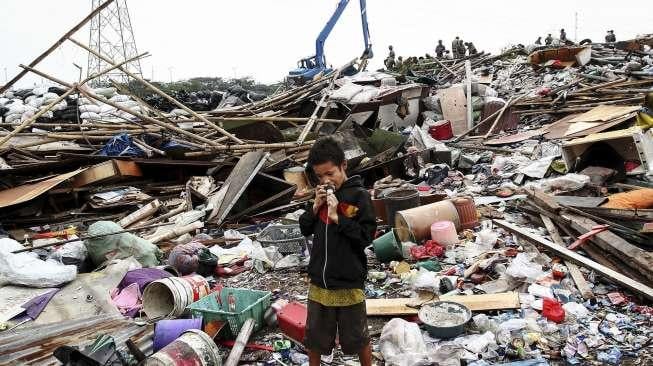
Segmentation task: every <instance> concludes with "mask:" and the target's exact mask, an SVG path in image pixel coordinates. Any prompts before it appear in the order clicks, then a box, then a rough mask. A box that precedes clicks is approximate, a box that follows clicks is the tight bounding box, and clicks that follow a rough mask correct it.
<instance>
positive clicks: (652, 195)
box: [601, 188, 653, 210]
mask: <svg viewBox="0 0 653 366" xmlns="http://www.w3.org/2000/svg"><path fill="white" fill-rule="evenodd" d="M601 207H603V208H620V209H625V210H630V209H644V208H653V188H641V189H634V190H632V191H628V192H622V193H616V194H613V195H611V196H608V202H607V203H605V204H603V205H601Z"/></svg>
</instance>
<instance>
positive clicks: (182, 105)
mask: <svg viewBox="0 0 653 366" xmlns="http://www.w3.org/2000/svg"><path fill="white" fill-rule="evenodd" d="M69 40H70V41H71V42H73V43H74V44H76V45H78V46H79V47H81V48H83V49H85V50H87V51H88V52H90V53H91V54H93V55H95V56H97V57H98V58H100V59H101V60H103V61H104V62H106V63H108V64H111V65H114V64H115V62H114V61H113V60H111V59H109V58H107V57H105V56H104V55H102V54H101V53H99V52H97V51H95V50H93V49H91V48H90V47H88V46H86V45H85V44H83V43H81V42H79V41H77V40H75V39H74V38H69ZM118 69H120V71H122V72H124V73H125V74H127V75H128V76H130V77H132V78H134V79H135V80H137V81H138V82H140V83H141V84H143V85H145V86H146V87H147V88H149V89H150V90H152V91H153V92H155V93H156V94H158V95H160V96H161V97H163V98H165V99H167V100H168V101H169V102H171V103H173V104H175V105H176V106H178V107H179V108H181V109H183V110H185V111H186V112H188V113H190V114H191V115H192V116H193V117H195V118H197V119H199V120H201V121H202V122H204V123H206V124H207V125H209V126H211V127H213V128H215V129H216V130H218V131H219V132H220V133H221V134H222V135H224V136H226V137H228V138H229V139H231V140H233V141H234V142H236V143H238V144H242V143H243V141H242V140H241V139H239V138H237V137H236V136H234V135H232V134H231V133H229V132H227V131H226V130H224V129H223V128H222V127H220V126H218V125H216V124H215V123H213V122H211V121H209V120H208V119H206V118H204V117H203V116H201V115H199V114H197V113H196V112H195V111H193V110H192V109H190V108H188V107H186V106H185V105H184V104H183V103H181V102H179V101H178V100H177V99H175V98H173V97H171V96H169V95H168V94H166V93H164V92H162V91H161V90H160V89H158V88H157V87H156V86H154V85H152V84H151V83H149V82H148V81H147V80H145V79H143V78H141V77H140V76H138V75H135V74H133V73H131V72H129V71H128V70H127V69H125V68H123V67H119V68H118Z"/></svg>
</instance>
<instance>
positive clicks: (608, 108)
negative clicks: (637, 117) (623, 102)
mask: <svg viewBox="0 0 653 366" xmlns="http://www.w3.org/2000/svg"><path fill="white" fill-rule="evenodd" d="M640 108H641V107H640V106H616V105H600V106H598V107H595V108H593V109H590V110H589V111H587V112H585V113H583V114H581V115H580V116H576V117H574V118H573V119H571V120H570V121H569V122H571V123H574V122H607V121H609V120H611V119H615V118H618V117H621V116H623V115H625V114H628V113H631V112H634V111H637V110H639V109H640Z"/></svg>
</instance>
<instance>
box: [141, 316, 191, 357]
mask: <svg viewBox="0 0 653 366" xmlns="http://www.w3.org/2000/svg"><path fill="white" fill-rule="evenodd" d="M191 329H199V330H201V329H202V318H194V319H167V320H160V321H158V322H157V323H156V325H155V326H154V338H153V344H154V345H153V348H154V352H158V351H159V350H160V349H162V348H163V347H165V346H167V345H169V344H170V343H172V342H173V341H174V340H175V339H177V338H179V336H181V335H182V334H183V333H184V332H185V331H187V330H191Z"/></svg>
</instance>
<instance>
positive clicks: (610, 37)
mask: <svg viewBox="0 0 653 366" xmlns="http://www.w3.org/2000/svg"><path fill="white" fill-rule="evenodd" d="M568 41H569V40H568V39H567V32H565V29H564V28H563V29H560V43H562V44H566V43H567V42H568ZM616 41H617V37H616V36H615V35H614V31H613V30H609V31H608V33H607V34H606V35H605V43H614V42H616ZM535 44H536V45H541V44H542V37H537V40H536V41H535ZM544 44H545V45H547V46H550V45H552V44H553V36H551V33H549V34H548V35H547V36H546V38H544Z"/></svg>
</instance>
